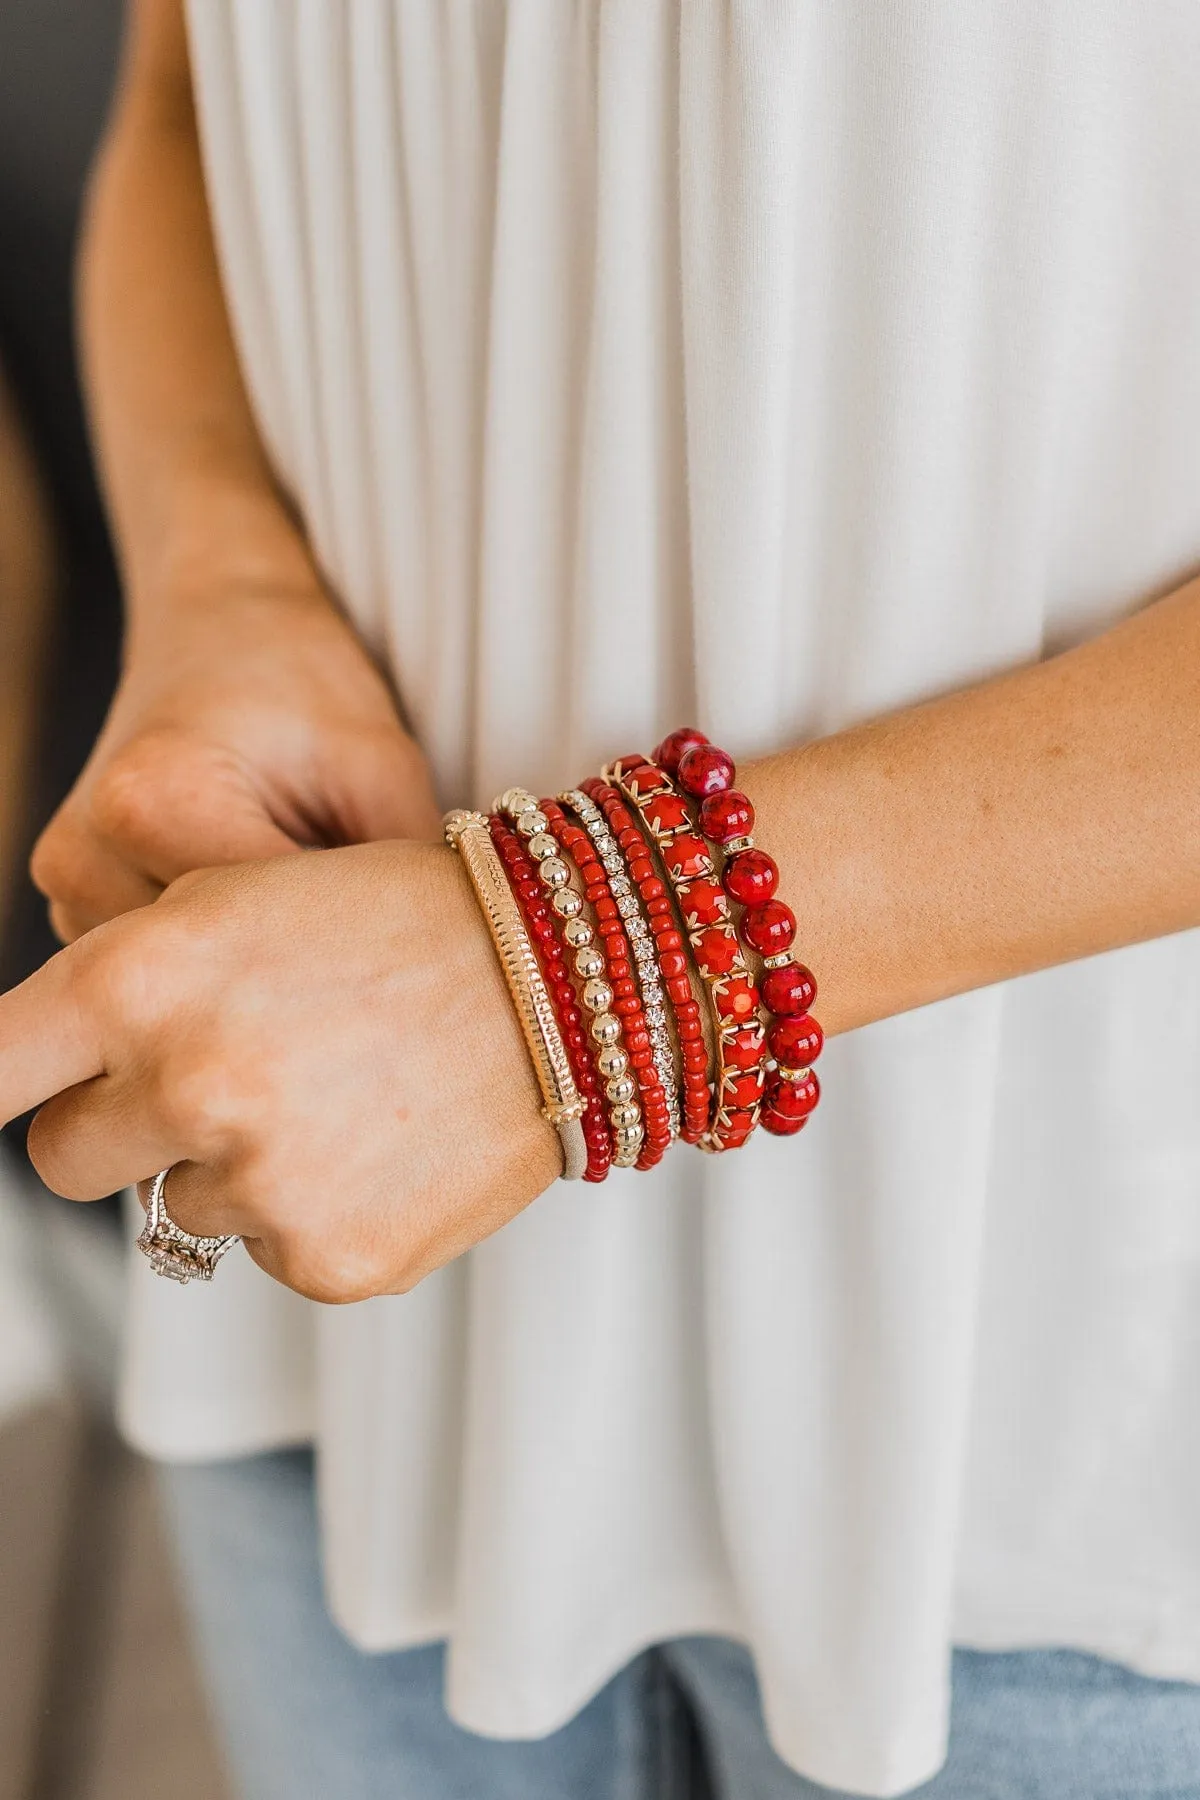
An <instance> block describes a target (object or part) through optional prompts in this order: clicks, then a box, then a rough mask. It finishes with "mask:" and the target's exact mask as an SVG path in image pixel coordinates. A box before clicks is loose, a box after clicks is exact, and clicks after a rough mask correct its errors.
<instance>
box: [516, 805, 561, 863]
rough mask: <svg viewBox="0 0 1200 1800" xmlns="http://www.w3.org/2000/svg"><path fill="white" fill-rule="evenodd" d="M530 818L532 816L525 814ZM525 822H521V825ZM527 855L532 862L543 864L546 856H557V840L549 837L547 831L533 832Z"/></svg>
mask: <svg viewBox="0 0 1200 1800" xmlns="http://www.w3.org/2000/svg"><path fill="white" fill-rule="evenodd" d="M526 817H527V818H531V817H532V814H526ZM524 823H525V820H524V819H522V820H521V824H522V825H523V824H524ZM528 847H529V854H530V856H532V858H533V860H534V862H539V863H540V862H545V860H546V858H547V857H548V856H557V855H558V839H557V838H553V837H551V836H550V833H549V832H548V831H535V832H534V833H533V835H532V836H531V837H530V840H529V846H528Z"/></svg>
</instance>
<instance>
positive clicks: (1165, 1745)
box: [164, 1451, 1200, 1800]
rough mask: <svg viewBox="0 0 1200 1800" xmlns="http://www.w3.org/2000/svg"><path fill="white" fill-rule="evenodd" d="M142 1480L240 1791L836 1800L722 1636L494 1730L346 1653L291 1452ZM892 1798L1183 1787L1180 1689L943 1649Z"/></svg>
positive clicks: (397, 1673)
mask: <svg viewBox="0 0 1200 1800" xmlns="http://www.w3.org/2000/svg"><path fill="white" fill-rule="evenodd" d="M164 1487H165V1492H166V1497H167V1503H168V1514H169V1517H170V1519H171V1522H172V1525H173V1529H174V1535H175V1540H176V1545H177V1550H178V1554H179V1559H180V1564H181V1567H182V1570H183V1575H184V1583H185V1589H186V1591H187V1596H188V1600H189V1604H190V1607H191V1612H192V1617H193V1620H194V1623H195V1627H196V1633H197V1640H198V1643H199V1647H200V1653H201V1659H202V1662H203V1665H204V1668H205V1671H206V1676H207V1680H208V1684H209V1688H210V1692H211V1696H212V1702H213V1710H214V1714H215V1716H216V1718H217V1721H218V1724H219V1726H220V1728H221V1730H222V1732H223V1735H224V1739H225V1744H226V1750H227V1755H228V1760H229V1764H230V1767H231V1769H232V1771H233V1774H234V1778H235V1780H236V1781H237V1782H238V1784H239V1785H240V1789H241V1795H242V1800H839V1797H838V1796H836V1795H834V1793H833V1792H832V1790H831V1789H829V1788H824V1787H818V1786H816V1785H815V1784H814V1783H812V1782H810V1781H805V1780H803V1779H802V1778H801V1777H800V1776H798V1775H795V1774H794V1773H793V1772H792V1771H791V1770H790V1769H788V1768H786V1767H785V1765H784V1764H783V1763H781V1762H780V1761H779V1758H778V1757H777V1756H776V1755H775V1754H774V1752H773V1751H772V1750H771V1747H770V1745H769V1744H768V1743H767V1740H766V1736H765V1734H764V1731H763V1726H762V1716H761V1712H760V1709H759V1700H758V1691H757V1688H756V1685H755V1680H754V1672H753V1669H752V1666H751V1663H750V1659H749V1657H748V1656H747V1655H746V1653H745V1651H744V1650H742V1649H741V1648H740V1647H739V1646H737V1645H735V1644H731V1643H728V1642H726V1641H725V1640H724V1639H721V1638H684V1639H677V1640H675V1641H673V1642H671V1643H668V1644H663V1645H661V1646H659V1647H658V1648H657V1649H655V1650H653V1651H650V1652H648V1653H647V1654H645V1655H643V1656H639V1657H637V1658H636V1659H635V1660H634V1661H633V1662H632V1663H631V1664H629V1666H628V1667H627V1668H625V1669H623V1670H622V1671H621V1672H620V1674H618V1675H617V1676H615V1677H614V1679H613V1680H612V1681H610V1682H609V1684H608V1686H607V1687H606V1688H604V1689H603V1690H602V1692H601V1693H599V1694H598V1695H597V1696H596V1697H595V1699H594V1700H592V1701H591V1703H590V1704H589V1705H588V1706H586V1707H585V1708H584V1709H583V1711H582V1712H581V1713H579V1714H578V1716H577V1717H576V1718H575V1719H573V1720H572V1721H571V1723H570V1724H568V1725H565V1726H564V1727H563V1728H562V1730H561V1731H557V1732H555V1733H554V1734H553V1735H552V1736H550V1737H548V1738H541V1739H538V1740H536V1741H534V1742H528V1743H525V1742H522V1743H497V1742H495V1741H494V1740H492V1739H490V1738H481V1737H476V1736H473V1735H472V1734H471V1733H470V1732H467V1731H463V1730H461V1729H460V1728H459V1727H458V1726H456V1725H454V1724H452V1723H451V1721H450V1720H449V1719H448V1718H447V1716H446V1713H445V1711H444V1709H443V1706H442V1699H441V1693H442V1652H441V1649H440V1648H439V1647H438V1646H435V1645H431V1646H428V1647H426V1648H422V1649H417V1650H402V1651H396V1652H394V1653H392V1654H390V1655H383V1656H368V1655H364V1654H363V1653H362V1652H360V1651H358V1650H355V1649H354V1648H353V1647H352V1646H351V1645H350V1644H349V1643H348V1642H347V1641H346V1639H345V1638H344V1637H342V1635H341V1634H340V1633H339V1632H338V1631H337V1629H336V1628H335V1626H334V1625H333V1624H332V1623H331V1621H330V1619H329V1616H328V1614H327V1612H326V1610H325V1607H324V1604H323V1601H322V1596H321V1583H320V1575H319V1568H318V1551H317V1526H316V1515H315V1508H314V1502H313V1481H312V1459H311V1457H310V1456H309V1455H308V1453H307V1452H301V1451H286V1452H279V1453H276V1454H273V1455H270V1456H259V1457H253V1458H248V1459H246V1460H244V1461H241V1462H230V1463H210V1464H203V1465H199V1466H196V1467H188V1468H172V1469H168V1470H166V1471H165V1472H164ZM843 1800H844V1797H843ZM912 1800H1200V1687H1193V1686H1190V1685H1186V1684H1183V1683H1178V1682H1160V1681H1149V1680H1146V1679H1144V1678H1143V1677H1140V1676H1137V1675H1133V1674H1131V1673H1129V1672H1128V1671H1127V1670H1124V1669H1121V1668H1118V1667H1116V1666H1115V1665H1114V1664H1112V1663H1105V1662H1100V1661H1098V1660H1097V1659H1096V1658H1094V1657H1090V1656H1084V1655H1081V1654H1078V1653H1076V1652H1073V1651H1065V1650H1038V1651H1021V1652H1014V1653H1010V1654H1005V1655H983V1654H979V1653H975V1652H969V1651H959V1652H958V1653H957V1655H956V1657H955V1664H954V1705H953V1720H952V1729H951V1743H950V1756H949V1761H948V1763H947V1765H946V1767H945V1768H944V1769H943V1770H942V1772H941V1774H940V1775H938V1776H937V1777H936V1779H935V1780H933V1781H931V1782H928V1783H926V1784H925V1785H924V1786H922V1787H920V1788H917V1789H914V1790H913V1795H912Z"/></svg>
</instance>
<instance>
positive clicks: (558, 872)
mask: <svg viewBox="0 0 1200 1800" xmlns="http://www.w3.org/2000/svg"><path fill="white" fill-rule="evenodd" d="M538 874H539V875H540V876H541V878H542V880H543V881H544V882H545V884H546V886H547V887H550V888H565V887H566V885H567V883H568V881H570V879H571V871H570V869H568V867H567V865H566V863H565V862H564V861H563V860H562V858H561V857H560V856H548V857H547V858H546V860H545V862H542V863H539V864H538Z"/></svg>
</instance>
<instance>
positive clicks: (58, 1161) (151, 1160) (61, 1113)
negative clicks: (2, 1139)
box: [29, 1075, 185, 1200]
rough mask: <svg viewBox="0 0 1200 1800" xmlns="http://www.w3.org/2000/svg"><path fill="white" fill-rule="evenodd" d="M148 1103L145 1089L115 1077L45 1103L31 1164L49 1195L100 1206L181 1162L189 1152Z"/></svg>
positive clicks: (36, 1123)
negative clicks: (111, 1196) (105, 1199)
mask: <svg viewBox="0 0 1200 1800" xmlns="http://www.w3.org/2000/svg"><path fill="white" fill-rule="evenodd" d="M146 1102H147V1094H146V1091H145V1088H144V1086H138V1085H135V1084H133V1083H131V1082H129V1081H127V1080H123V1079H121V1078H119V1077H116V1078H114V1077H113V1076H111V1075H100V1076H97V1077H96V1079H95V1080H94V1081H86V1082H84V1083H83V1085H82V1086H81V1087H73V1088H68V1089H67V1091H66V1093H64V1094H56V1095H55V1096H54V1097H53V1099H51V1100H47V1102H46V1104H45V1105H44V1106H43V1107H42V1109H41V1111H40V1112H39V1113H38V1114H37V1116H36V1118H35V1119H34V1120H33V1122H32V1123H31V1125H30V1127H29V1158H30V1161H31V1162H32V1163H33V1166H34V1168H35V1169H36V1170H37V1172H38V1174H39V1175H40V1176H41V1178H42V1180H43V1181H44V1182H45V1184H46V1186H47V1187H48V1188H49V1189H50V1190H51V1192H53V1193H55V1194H61V1195H62V1196H63V1198H64V1199H66V1200H100V1199H102V1198H103V1196H104V1195H105V1194H115V1193H116V1192H117V1190H118V1189H119V1188H124V1187H132V1186H133V1184H134V1183H135V1182H138V1181H143V1180H148V1179H149V1178H150V1177H151V1176H153V1175H157V1173H158V1171H159V1170H160V1169H165V1168H167V1167H168V1165H169V1164H171V1163H173V1162H176V1161H178V1159H179V1158H180V1157H181V1156H182V1155H183V1154H184V1149H185V1147H184V1146H183V1145H182V1144H181V1143H180V1142H179V1138H178V1135H177V1133H175V1132H174V1131H173V1130H172V1127H171V1125H170V1124H169V1123H168V1122H167V1121H166V1120H164V1119H163V1118H162V1116H161V1115H160V1114H159V1113H158V1112H157V1111H156V1109H154V1108H153V1107H151V1106H148V1105H147V1103H146Z"/></svg>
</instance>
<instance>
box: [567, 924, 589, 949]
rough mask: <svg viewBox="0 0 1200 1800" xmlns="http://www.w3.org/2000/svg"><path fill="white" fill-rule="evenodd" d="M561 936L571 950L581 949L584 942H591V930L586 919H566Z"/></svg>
mask: <svg viewBox="0 0 1200 1800" xmlns="http://www.w3.org/2000/svg"><path fill="white" fill-rule="evenodd" d="M563 936H564V937H565V938H566V940H567V942H568V944H570V945H571V948H572V949H573V950H582V949H583V947H584V945H585V944H590V943H591V941H592V937H593V932H592V928H591V926H590V925H589V924H588V922H587V920H586V919H579V918H575V919H571V920H569V921H568V923H567V925H566V927H565V929H564V930H563Z"/></svg>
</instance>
